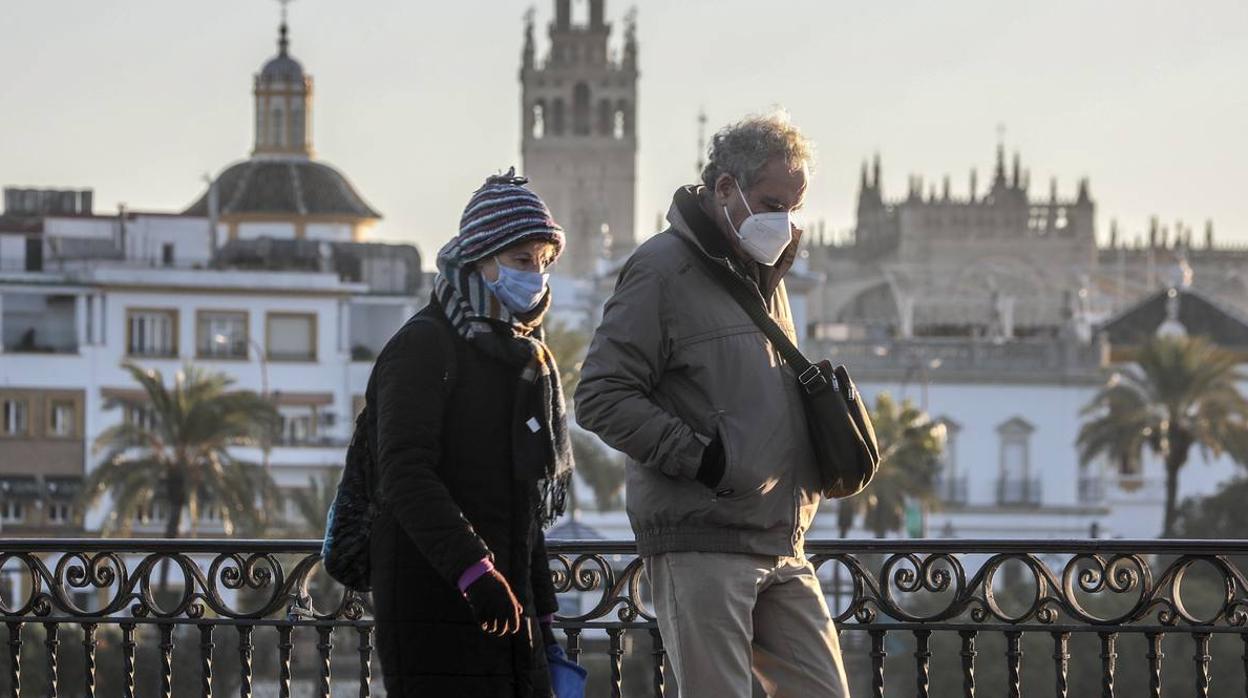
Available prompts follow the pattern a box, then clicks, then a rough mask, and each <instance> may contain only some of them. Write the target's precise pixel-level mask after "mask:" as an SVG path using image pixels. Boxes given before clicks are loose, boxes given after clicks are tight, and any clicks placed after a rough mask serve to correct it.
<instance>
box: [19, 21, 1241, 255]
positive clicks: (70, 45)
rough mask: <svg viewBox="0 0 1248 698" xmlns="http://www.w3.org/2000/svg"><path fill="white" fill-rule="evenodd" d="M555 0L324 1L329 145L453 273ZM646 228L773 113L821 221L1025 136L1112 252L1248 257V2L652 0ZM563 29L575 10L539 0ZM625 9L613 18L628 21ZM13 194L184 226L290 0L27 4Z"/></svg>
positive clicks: (404, 234) (499, 164)
mask: <svg viewBox="0 0 1248 698" xmlns="http://www.w3.org/2000/svg"><path fill="white" fill-rule="evenodd" d="M531 4H533V3H531V2H530V1H529V0H454V1H450V0H448V1H445V2H436V3H435V2H430V1H428V0H421V1H419V2H414V1H412V0H368V1H367V2H346V1H345V0H337V1H336V2H330V0H299V1H298V2H295V3H294V4H293V5H292V7H291V10H290V16H291V22H290V23H291V38H292V44H291V52H292V53H293V54H294V55H295V56H296V57H297V58H298V59H299V60H300V61H302V62H303V64H304V67H305V69H306V70H307V71H308V72H309V73H310V74H311V75H312V76H313V77H314V78H315V80H316V96H315V99H316V102H315V111H314V138H315V146H316V149H317V152H318V155H319V156H320V157H322V158H323V159H325V160H327V161H329V162H331V163H333V164H334V165H336V166H338V167H339V168H341V169H342V170H343V171H344V172H346V173H347V174H348V176H349V177H350V178H351V179H352V181H353V182H354V183H355V185H356V186H357V187H358V189H359V190H360V191H361V193H363V195H364V196H365V198H366V199H367V200H368V201H369V202H371V203H372V204H373V206H374V207H376V208H377V209H379V210H380V211H381V212H382V213H383V214H384V215H385V220H383V221H382V223H381V225H380V226H379V228H378V237H380V238H383V239H387V240H405V241H411V242H415V243H416V244H418V245H419V246H420V248H421V251H422V253H423V254H424V255H425V257H426V261H427V262H428V260H429V259H430V258H431V257H432V253H433V252H434V251H435V250H436V248H437V247H438V246H439V245H440V243H441V242H442V241H443V240H445V239H446V238H447V236H449V235H451V234H452V233H453V232H454V230H455V227H456V225H457V222H458V219H459V214H460V210H461V208H462V206H463V203H464V202H465V201H466V199H467V197H468V195H469V193H470V192H471V191H472V190H473V189H474V188H475V187H476V186H477V185H478V184H479V183H480V181H481V180H482V179H483V178H484V176H485V175H487V174H489V173H490V172H491V171H493V170H496V169H499V168H505V167H506V166H507V165H509V164H512V163H518V160H519V125H518V121H519V114H520V109H519V106H518V101H519V85H518V80H517V74H518V70H519V60H520V47H521V41H522V33H523V32H522V16H523V14H524V11H525V9H526V8H527V7H528V6H529V5H531ZM635 4H636V5H637V7H638V13H639V14H638V17H639V21H638V34H639V37H640V63H641V71H642V77H641V84H640V94H641V96H640V108H641V111H640V117H639V119H640V122H639V138H640V147H641V153H640V161H639V173H640V178H639V182H638V209H637V220H638V225H639V231H638V232H639V234H640V235H641V236H643V237H644V236H646V235H648V234H649V233H651V232H652V229H653V227H654V221H655V215H656V213H658V212H659V211H661V210H662V211H665V210H666V208H667V204H668V201H669V198H670V195H671V192H672V191H673V189H674V188H675V187H677V186H678V185H680V184H682V183H685V182H688V181H691V180H692V179H693V175H694V172H693V167H694V161H695V159H696V157H697V152H696V141H697V123H696V115H697V113H698V110H699V109H700V108H703V107H704V108H705V109H706V112H707V114H708V116H709V119H710V124H711V126H716V125H721V124H723V123H726V122H728V121H731V120H733V119H735V118H737V117H739V116H741V115H742V114H745V113H747V112H751V111H760V110H764V109H766V108H767V107H769V106H770V105H773V104H782V105H784V106H786V107H787V108H788V109H789V110H790V111H791V112H792V114H793V118H794V120H795V121H796V122H797V123H798V124H799V125H800V126H802V127H803V128H804V129H805V130H806V131H807V132H808V133H809V135H810V136H811V137H812V138H813V139H814V140H815V141H816V142H817V144H818V148H819V155H820V160H819V166H818V171H817V174H816V178H815V180H814V181H813V183H812V187H811V190H810V194H809V198H808V209H807V212H806V214H807V218H808V219H819V218H823V219H826V220H827V225H828V227H829V229H835V230H838V231H840V230H845V229H847V228H849V227H850V226H852V224H853V205H854V196H855V191H856V188H857V177H858V168H859V165H860V163H861V161H862V159H863V158H865V157H869V156H870V154H871V153H873V152H875V151H879V152H880V154H881V155H882V157H883V162H884V176H885V177H884V178H885V188H886V194H891V195H894V196H900V195H902V194H904V189H905V182H906V177H907V175H909V174H911V173H915V174H923V175H924V176H925V177H927V181H928V182H929V183H930V182H938V181H939V179H940V177H941V176H943V175H944V174H946V173H948V174H951V175H952V176H953V181H954V187H953V188H954V193H955V195H964V194H965V192H966V188H967V179H968V172H969V170H970V168H971V167H978V168H979V172H980V183H981V185H982V184H983V183H984V182H986V181H987V179H988V176H989V172H990V168H991V165H992V157H993V149H994V147H995V143H996V139H997V128H998V125H999V124H1001V125H1004V127H1005V142H1006V145H1007V147H1008V148H1009V149H1010V150H1011V151H1012V150H1014V149H1019V150H1021V151H1022V155H1023V163H1024V166H1025V167H1029V168H1030V169H1031V180H1032V190H1033V192H1034V193H1036V194H1038V195H1047V192H1048V181H1049V178H1050V177H1052V176H1056V177H1057V178H1058V186H1059V191H1060V193H1061V194H1062V195H1063V196H1066V195H1072V194H1073V192H1074V189H1075V186H1076V182H1077V180H1078V178H1079V177H1084V176H1087V177H1090V178H1091V192H1092V196H1093V198H1094V199H1095V200H1096V202H1097V206H1098V209H1097V213H1098V230H1099V232H1100V233H1101V235H1102V236H1104V235H1105V234H1106V231H1107V229H1108V221H1109V220H1110V218H1117V219H1118V220H1119V222H1120V223H1121V224H1122V226H1123V228H1124V230H1125V231H1126V232H1127V233H1128V234H1129V235H1132V236H1133V235H1135V234H1136V233H1139V232H1140V231H1142V230H1143V229H1144V228H1145V226H1146V225H1147V219H1148V217H1149V216H1150V215H1153V214H1156V215H1159V216H1160V217H1161V218H1162V220H1163V222H1165V223H1168V224H1172V223H1173V222H1174V221H1175V220H1176V219H1182V220H1183V221H1185V222H1186V223H1188V224H1189V225H1196V226H1197V227H1198V228H1199V227H1200V226H1203V222H1204V220H1205V219H1206V218H1211V219H1213V220H1214V222H1215V226H1216V229H1217V234H1218V236H1219V237H1220V238H1221V239H1223V240H1228V239H1235V240H1237V241H1241V242H1244V243H1248V194H1246V193H1245V190H1246V188H1248V2H1245V1H1244V0H1200V2H1191V1H1190V0H1189V1H1186V2H1183V1H1179V0H1175V1H1167V2H1161V1H1154V2H1150V1H1147V0H1119V1H1111V0H1086V1H1083V2H1075V1H1073V0H1046V1H1045V2H1026V3H1023V2H1002V1H1001V0H965V1H963V0H957V1H952V0H951V1H948V2H931V1H930V0H929V1H920V0H914V1H908V2H903V1H886V2H865V1H862V0H859V1H858V2H843V1H841V0H802V1H797V0H793V1H789V2H781V1H776V0H772V1H770V2H758V1H755V2H747V1H746V0H639V1H638V2H636V3H635ZM536 5H537V8H538V23H539V27H541V28H542V29H541V31H539V36H540V37H542V38H544V34H545V31H544V27H545V24H546V22H547V21H549V19H550V16H551V14H552V11H553V10H552V6H553V2H550V1H549V0H546V1H543V2H539V3H536ZM628 7H629V5H627V4H625V3H623V2H612V1H611V0H608V4H607V13H608V17H609V19H612V20H617V25H618V24H622V23H619V22H618V20H619V19H621V18H622V16H623V14H624V13H625V12H626V10H627V9H628ZM0 15H2V21H0V71H2V72H0V184H5V185H24V186H65V187H91V188H94V189H95V192H96V209H97V212H101V213H107V212H110V211H113V210H115V205H116V203H117V202H123V201H124V202H126V203H127V204H128V205H129V206H130V207H131V208H139V209H145V210H150V209H155V210H179V209H181V208H183V207H185V206H186V205H188V204H189V203H191V202H192V201H193V200H194V199H195V198H196V197H197V196H198V195H199V193H200V192H201V190H202V188H203V184H202V182H201V177H202V175H203V174H204V173H206V172H213V173H216V172H219V171H220V170H221V169H222V168H224V167H225V166H226V165H227V164H229V163H230V162H233V161H234V160H237V159H240V158H243V157H245V156H246V155H247V154H248V152H249V151H250V148H251V144H252V132H251V124H252V100H251V81H252V75H253V74H254V73H255V72H256V71H257V70H258V69H259V67H260V65H261V64H262V63H263V62H264V61H265V60H266V59H267V58H269V57H270V56H271V55H272V54H273V53H274V52H275V50H276V49H275V37H276V28H277V24H278V9H277V4H276V3H275V2H273V1H272V0H214V2H189V1H186V0H181V1H178V2H170V0H109V1H108V2H100V1H99V0H43V1H39V2H34V1H32V0H25V1H20V0H4V2H3V12H2V13H0Z"/></svg>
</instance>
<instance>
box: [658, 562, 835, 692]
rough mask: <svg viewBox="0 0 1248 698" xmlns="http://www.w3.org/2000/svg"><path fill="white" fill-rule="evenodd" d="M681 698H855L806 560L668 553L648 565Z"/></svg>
mask: <svg viewBox="0 0 1248 698" xmlns="http://www.w3.org/2000/svg"><path fill="white" fill-rule="evenodd" d="M645 566H646V573H647V575H648V576H649V579H650V587H651V594H652V596H653V599H654V611H655V614H656V615H657V616H658V623H659V631H660V632H661V633H662V634H663V646H664V648H665V649H666V650H667V656H668V659H669V661H670V662H671V666H672V671H673V673H674V674H675V677H676V683H677V685H678V686H679V687H680V696H681V698H703V697H707V698H751V691H752V686H753V683H752V681H751V680H750V676H751V673H752V674H753V675H754V676H756V677H757V678H758V682H759V683H760V684H761V685H762V687H763V689H764V690H766V692H767V695H768V696H771V697H773V698H790V697H791V698H825V697H830V698H849V683H848V681H847V680H846V679H845V666H844V664H843V663H842V661H841V645H840V640H839V639H838V637H837V633H836V627H835V626H834V625H833V624H832V618H831V616H830V615H829V613H828V606H827V603H826V602H825V601H824V598H823V590H822V588H821V587H820V586H819V579H818V578H817V577H816V576H815V570H814V568H813V567H812V566H811V565H810V563H809V562H808V561H807V560H806V558H804V557H777V556H774V555H772V556H767V555H747V554H740V553H693V552H688V553H663V554H661V555H653V556H650V557H647V558H646V559H645Z"/></svg>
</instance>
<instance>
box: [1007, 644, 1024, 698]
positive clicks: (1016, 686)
mask: <svg viewBox="0 0 1248 698" xmlns="http://www.w3.org/2000/svg"><path fill="white" fill-rule="evenodd" d="M1022 638H1023V633H1022V632H1020V631H1018V630H1007V631H1006V632H1005V641H1006V650H1005V657H1006V661H1007V662H1008V666H1009V678H1008V685H1009V696H1010V698H1022V695H1023V686H1022V676H1021V674H1022V668H1023V650H1022V648H1021V647H1020V645H1021V644H1022Z"/></svg>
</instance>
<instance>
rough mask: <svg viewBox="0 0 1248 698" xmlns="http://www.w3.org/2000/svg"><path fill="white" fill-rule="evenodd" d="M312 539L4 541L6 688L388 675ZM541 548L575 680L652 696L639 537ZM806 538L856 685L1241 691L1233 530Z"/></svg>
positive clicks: (362, 603)
mask: <svg viewBox="0 0 1248 698" xmlns="http://www.w3.org/2000/svg"><path fill="white" fill-rule="evenodd" d="M319 548H320V543H319V541H278V540H263V541H259V540H177V541H167V540H107V539H64V540H36V539H28V540H23V539H7V540H0V556H2V557H3V558H4V559H5V560H7V564H6V565H5V566H4V567H3V568H2V569H3V574H0V589H2V590H3V598H4V601H3V603H2V604H0V615H3V618H2V619H0V620H3V622H4V624H5V627H6V629H7V637H6V638H5V639H6V643H5V644H6V645H7V650H8V651H7V652H6V653H5V656H4V658H3V659H0V664H5V665H6V666H5V670H4V671H3V672H0V691H3V692H4V694H6V695H17V694H18V684H19V682H20V684H21V686H22V688H23V689H24V691H23V693H24V694H27V695H34V694H39V695H45V694H46V695H56V694H57V691H58V684H59V686H60V687H61V689H60V690H61V691H63V692H64V693H66V694H70V693H72V694H74V695H95V694H96V692H97V691H98V692H99V694H100V695H117V694H121V693H123V692H124V693H125V694H126V695H133V694H134V691H135V687H136V685H138V686H140V687H146V688H153V687H155V686H157V685H159V686H160V687H161V689H162V693H163V695H171V694H172V695H178V696H182V695H210V694H211V693H212V692H214V691H215V692H217V693H218V694H219V695H224V694H226V693H233V692H237V693H238V694H239V695H243V696H250V695H253V693H254V694H255V695H270V694H280V695H305V694H314V695H322V696H328V695H330V691H331V689H332V691H333V694H334V695H352V696H369V695H377V696H381V695H384V692H383V689H382V687H381V685H380V683H381V682H380V678H379V677H377V673H378V666H377V662H376V659H375V657H374V656H373V637H372V633H373V624H372V620H371V618H370V615H369V605H368V602H367V599H365V598H359V597H357V596H355V595H353V594H347V593H343V592H342V591H341V590H340V589H336V588H334V587H332V585H331V583H330V582H329V581H328V580H327V579H326V578H325V577H324V575H323V574H322V573H321V572H320V570H319V566H318V559H317V553H318V550H319ZM549 551H550V555H551V559H550V564H551V570H552V574H553V576H554V578H555V583H556V588H557V589H558V590H559V592H560V602H561V607H562V609H563V615H561V616H559V617H558V618H557V621H556V627H557V628H559V629H560V631H561V633H562V641H563V642H564V644H565V645H566V647H567V650H568V654H569V656H570V657H571V658H572V659H574V660H575V661H578V662H580V663H582V664H583V665H586V666H588V667H589V668H590V671H591V678H590V681H591V684H590V687H589V692H588V695H592V696H600V695H613V696H642V695H647V696H648V695H654V696H662V695H665V693H667V692H668V690H667V686H668V685H669V684H670V676H669V673H668V672H667V670H666V655H665V652H664V650H663V641H662V637H661V636H660V635H659V633H658V630H657V629H656V627H655V624H654V622H653V615H652V612H651V610H650V606H649V589H648V584H647V582H646V578H645V575H644V574H643V573H642V566H641V561H640V560H639V559H638V558H637V557H636V555H635V553H634V548H633V545H632V543H631V542H609V541H561V542H554V541H552V542H550V543H549ZM807 552H808V554H809V556H810V559H811V562H812V563H813V564H814V565H815V567H816V569H817V570H818V572H819V576H820V577H821V578H822V579H823V580H824V591H825V593H826V594H827V597H828V601H829V605H830V607H831V608H832V609H833V612H834V613H835V614H836V621H837V624H838V626H839V628H840V631H841V643H842V647H843V651H844V653H845V662H846V667H847V669H848V672H849V675H850V683H851V688H852V689H853V690H854V694H855V695H876V696H882V695H885V693H886V691H887V694H888V695H903V694H909V693H910V692H911V691H914V692H915V693H917V695H920V696H929V695H933V696H954V695H965V696H973V695H976V692H977V690H978V694H979V695H992V696H997V695H1000V696H1005V695H1009V696H1022V695H1046V696H1047V695H1054V692H1055V691H1054V689H1055V688H1056V695H1059V696H1065V695H1067V691H1068V687H1069V686H1076V687H1077V686H1084V687H1085V688H1087V687H1091V686H1099V687H1100V689H1101V691H1100V692H1101V695H1105V696H1113V695H1122V696H1136V695H1140V696H1143V695H1152V696H1161V695H1162V689H1163V685H1164V687H1165V688H1166V689H1167V690H1168V691H1171V692H1174V693H1173V694H1174V695H1196V696H1209V695H1231V694H1236V695H1238V694H1242V691H1243V687H1244V685H1245V678H1246V677H1248V676H1246V675H1248V665H1245V663H1244V662H1243V660H1242V653H1243V648H1244V644H1243V643H1244V640H1243V639H1242V638H1243V637H1244V632H1245V630H1244V628H1245V625H1246V622H1245V621H1246V617H1245V612H1244V609H1245V608H1248V576H1246V575H1245V570H1248V567H1245V562H1244V561H1245V560H1248V542H1244V541H1182V540H1134V541H1130V540H1071V541H1037V540H898V539H885V540H862V541H808V542H807ZM166 560H167V561H168V562H169V563H170V564H169V567H170V569H171V571H170V574H169V579H170V590H169V592H167V593H163V594H162V593H159V592H158V591H157V590H158V587H159V579H160V575H161V567H162V563H163V562H164V561H166ZM1024 657H1025V658H1026V662H1025V663H1024ZM1211 683H1212V685H1216V686H1218V693H1216V694H1212V693H1211V692H1210V686H1211ZM868 686H869V687H870V689H868ZM977 687H978V688H977ZM1080 690H1085V689H1080ZM1085 692H1086V691H1085ZM1167 695H1169V693H1168V694H1167Z"/></svg>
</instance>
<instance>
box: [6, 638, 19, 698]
mask: <svg viewBox="0 0 1248 698" xmlns="http://www.w3.org/2000/svg"><path fill="white" fill-rule="evenodd" d="M6 625H7V626H8V627H9V696H11V698H21V695H22V623H20V622H9V623H6Z"/></svg>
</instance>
